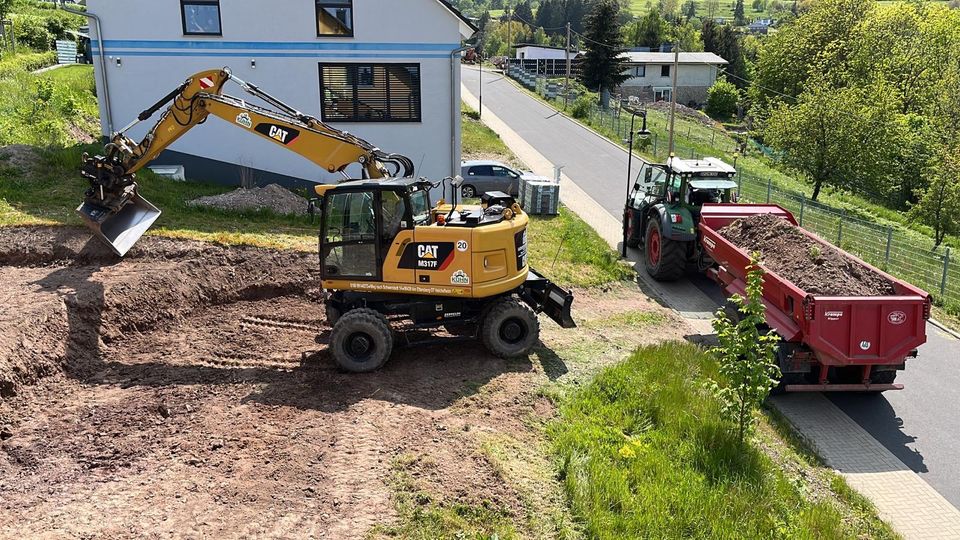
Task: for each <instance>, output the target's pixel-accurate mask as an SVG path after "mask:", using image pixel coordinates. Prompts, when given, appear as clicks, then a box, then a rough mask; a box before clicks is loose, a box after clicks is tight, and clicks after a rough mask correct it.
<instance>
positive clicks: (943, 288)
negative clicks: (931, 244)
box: [940, 247, 950, 300]
mask: <svg viewBox="0 0 960 540" xmlns="http://www.w3.org/2000/svg"><path fill="white" fill-rule="evenodd" d="M949 269H950V248H949V247H948V248H947V251H945V252H944V254H943V277H942V278H940V299H941V300H942V299H943V297H944V296H946V294H947V270H949Z"/></svg>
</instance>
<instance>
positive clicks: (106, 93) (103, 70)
mask: <svg viewBox="0 0 960 540" xmlns="http://www.w3.org/2000/svg"><path fill="white" fill-rule="evenodd" d="M60 9H62V10H64V11H66V12H67V13H72V14H74V15H80V16H81V17H87V18H88V19H92V20H93V23H94V24H95V25H96V27H97V56H98V57H99V58H100V76H101V77H102V82H103V99H104V100H105V104H104V107H103V110H104V112H106V113H107V136H108V137H110V136H112V135H113V113H111V112H110V85H109V84H108V83H107V61H106V59H105V57H104V53H103V32H101V31H100V17H97V16H96V15H95V14H93V13H89V12H87V11H78V10H76V9H72V8H68V7H67V6H66V5H64V4H63V3H62V0H61V3H60Z"/></svg>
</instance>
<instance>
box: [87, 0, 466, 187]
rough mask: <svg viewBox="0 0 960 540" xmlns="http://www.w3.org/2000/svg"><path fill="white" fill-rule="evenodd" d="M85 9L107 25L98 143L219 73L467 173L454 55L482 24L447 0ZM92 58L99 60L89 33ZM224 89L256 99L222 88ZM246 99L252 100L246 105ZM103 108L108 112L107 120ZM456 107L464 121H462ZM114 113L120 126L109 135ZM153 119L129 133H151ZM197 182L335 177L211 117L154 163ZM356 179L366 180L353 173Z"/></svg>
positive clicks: (421, 160)
mask: <svg viewBox="0 0 960 540" xmlns="http://www.w3.org/2000/svg"><path fill="white" fill-rule="evenodd" d="M116 4H117V3H116V2H115V1H113V0H89V2H88V10H89V11H90V12H91V13H94V14H96V15H97V16H99V17H100V20H101V29H102V32H103V40H104V41H103V43H104V55H105V57H106V58H105V59H106V65H107V68H106V72H105V73H101V70H100V67H99V64H98V62H95V65H96V66H97V73H96V78H97V89H98V95H99V96H105V95H106V93H105V92H104V91H103V89H104V85H109V96H110V100H109V102H108V101H107V100H106V99H102V100H101V113H102V114H101V118H103V119H104V121H103V134H104V135H107V134H108V133H109V131H110V130H111V129H113V130H116V129H120V128H121V127H122V126H124V125H125V124H127V122H129V121H130V120H133V119H135V118H136V117H137V115H138V113H139V112H140V111H142V110H144V109H146V108H147V107H149V106H150V105H152V104H153V103H154V102H155V101H156V100H157V99H159V98H160V97H161V96H163V95H165V94H166V93H167V92H169V91H170V90H172V89H174V88H176V87H177V86H178V85H180V84H181V83H182V82H183V81H184V80H185V79H186V78H187V77H189V76H190V75H192V74H194V73H197V72H200V71H203V70H208V69H211V68H218V67H222V66H229V67H230V69H231V70H232V71H233V73H234V74H235V75H236V76H237V77H239V78H240V79H243V80H245V81H248V82H250V83H253V84H256V85H257V86H259V87H260V88H262V89H263V90H265V91H267V92H268V93H270V94H271V95H273V96H276V97H277V98H278V99H280V100H282V101H284V102H286V103H288V104H290V105H291V106H293V107H295V108H297V109H298V110H300V111H302V112H304V113H305V114H309V115H313V116H317V117H319V118H321V119H322V120H323V121H325V122H327V123H329V124H331V125H332V126H334V127H336V128H337V129H341V130H345V131H348V132H351V133H354V134H356V135H358V136H360V137H362V138H364V139H366V140H368V141H369V142H370V143H372V144H374V145H375V146H377V147H379V148H381V149H383V150H384V151H386V152H395V153H400V154H404V155H406V156H408V157H410V158H411V159H412V160H413V161H414V163H416V164H417V165H418V166H419V167H418V169H417V174H419V175H423V176H427V177H429V178H433V179H440V178H443V177H444V176H447V175H450V174H454V173H457V172H459V168H460V154H459V152H460V150H459V148H460V114H459V109H460V80H459V78H460V70H459V67H458V66H459V62H460V54H459V53H455V52H454V51H456V50H457V49H458V48H459V47H460V44H461V42H462V40H463V39H465V38H467V37H469V36H471V35H472V34H473V33H474V32H475V31H476V28H475V27H474V26H473V25H472V24H471V23H470V22H469V21H468V20H467V19H465V18H464V17H463V15H461V14H460V13H459V12H458V11H457V10H456V9H454V8H453V7H452V6H451V5H450V4H449V3H448V2H447V1H446V0H404V1H403V2H395V1H391V2H371V1H367V0H274V1H271V2H262V1H257V0H232V1H226V0H223V1H221V0H163V1H157V0H125V1H124V2H123V6H122V9H119V8H118V6H117V5H116ZM93 47H94V56H95V58H96V55H97V54H98V53H99V49H98V48H97V47H98V40H97V36H96V35H94V36H93ZM224 92H225V93H229V94H231V95H236V96H238V97H244V99H248V98H247V97H246V96H247V94H245V93H244V92H243V90H242V89H241V88H239V87H238V86H236V85H233V84H228V85H227V86H226V87H225V89H224ZM250 101H251V102H252V103H258V101H257V100H256V99H254V98H250ZM107 108H109V113H110V114H109V115H108V114H107ZM454 111H457V112H454ZM109 118H112V120H113V125H112V126H108V125H107V122H108V119H109ZM155 120H156V116H155V117H154V118H153V119H151V120H150V121H148V122H144V123H141V124H140V125H137V126H136V127H134V128H133V129H131V130H130V132H129V134H130V135H131V136H132V137H133V138H134V139H139V138H140V137H143V136H144V134H145V133H146V132H147V129H148V128H149V126H150V125H151V124H152V123H153V122H154V121H155ZM154 163H155V164H158V165H183V166H184V167H185V169H186V175H187V177H189V178H194V179H202V180H207V181H216V182H222V183H237V182H238V181H239V179H240V177H241V173H242V174H244V175H248V176H249V174H250V173H251V172H252V174H253V176H254V178H255V179H256V180H257V182H258V183H261V184H262V183H266V182H280V183H283V184H286V185H304V184H306V183H312V182H325V181H331V180H333V179H336V178H338V177H339V175H336V176H334V175H331V174H329V173H327V172H326V171H323V170H320V169H319V168H318V167H317V166H316V165H314V164H313V163H312V162H310V161H307V160H306V159H304V158H302V157H300V156H297V155H296V154H293V153H291V152H289V151H287V150H285V149H284V148H282V147H280V146H276V145H271V144H267V143H265V142H264V141H263V139H262V138H260V137H258V136H257V135H255V134H253V133H250V132H248V131H247V130H245V129H242V128H239V127H238V126H237V125H233V124H230V123H228V122H224V121H222V120H221V119H219V118H215V117H213V116H211V117H210V120H208V122H207V123H206V124H204V125H202V126H197V127H195V128H194V129H193V130H191V131H190V132H188V133H187V134H186V135H184V136H183V137H182V138H181V139H180V140H178V141H177V142H176V143H174V144H173V145H172V146H171V147H170V149H169V150H167V151H166V152H164V153H163V154H161V156H160V157H159V158H157V159H156V160H155V161H154ZM347 172H348V174H350V175H351V176H354V177H359V175H360V172H359V167H351V168H350V169H348V171H347Z"/></svg>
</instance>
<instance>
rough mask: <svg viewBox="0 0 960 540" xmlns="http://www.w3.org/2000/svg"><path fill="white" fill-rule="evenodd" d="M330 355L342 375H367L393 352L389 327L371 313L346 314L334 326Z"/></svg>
mask: <svg viewBox="0 0 960 540" xmlns="http://www.w3.org/2000/svg"><path fill="white" fill-rule="evenodd" d="M330 351H331V353H332V354H333V359H334V360H335V361H336V362H337V365H338V366H339V367H340V368H341V369H343V370H344V371H349V372H351V373H366V372H369V371H375V370H377V369H380V368H381V367H382V366H383V364H385V363H386V362H387V360H388V359H389V358H390V353H391V352H393V333H392V332H391V331H390V323H389V322H387V319H386V317H384V316H383V315H382V314H381V313H379V312H377V311H374V310H372V309H365V308H363V309H354V310H351V311H348V312H347V313H346V314H344V315H343V316H342V317H340V320H338V321H337V323H336V324H335V325H334V326H333V332H331V333H330Z"/></svg>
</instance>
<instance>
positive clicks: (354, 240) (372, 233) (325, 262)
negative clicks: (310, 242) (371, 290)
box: [320, 191, 380, 279]
mask: <svg viewBox="0 0 960 540" xmlns="http://www.w3.org/2000/svg"><path fill="white" fill-rule="evenodd" d="M377 198H378V197H376V193H374V192H373V191H348V192H344V193H334V194H331V195H330V196H328V197H325V198H324V200H323V205H324V210H323V215H324V223H323V232H322V237H321V242H320V247H321V250H320V257H321V262H322V267H323V276H324V277H325V278H338V277H350V278H361V279H362V278H367V279H379V277H380V265H379V264H378V260H379V259H378V252H379V250H380V246H379V245H378V243H377V239H378V236H380V235H379V234H378V232H379V231H378V221H380V220H379V218H378V216H377V212H376V211H375V209H376V207H377Z"/></svg>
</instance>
